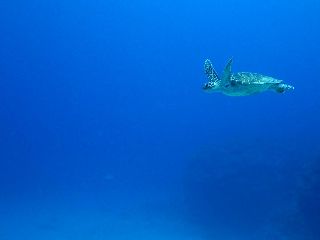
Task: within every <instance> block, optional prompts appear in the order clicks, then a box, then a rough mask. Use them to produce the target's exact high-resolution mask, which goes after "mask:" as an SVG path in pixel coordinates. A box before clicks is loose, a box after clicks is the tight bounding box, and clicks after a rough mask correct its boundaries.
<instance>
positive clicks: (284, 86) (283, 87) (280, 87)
mask: <svg viewBox="0 0 320 240" xmlns="http://www.w3.org/2000/svg"><path fill="white" fill-rule="evenodd" d="M293 89H294V87H293V86H291V85H289V84H285V83H280V84H278V85H277V86H276V87H275V90H276V91H277V92H278V93H283V92H285V91H287V90H293Z"/></svg>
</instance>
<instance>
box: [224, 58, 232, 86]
mask: <svg viewBox="0 0 320 240" xmlns="http://www.w3.org/2000/svg"><path fill="white" fill-rule="evenodd" d="M232 62H233V59H232V58H231V59H230V60H229V61H228V63H227V65H226V66H225V68H224V71H223V76H222V84H224V85H227V84H228V83H229V82H230V80H231V75H232Z"/></svg>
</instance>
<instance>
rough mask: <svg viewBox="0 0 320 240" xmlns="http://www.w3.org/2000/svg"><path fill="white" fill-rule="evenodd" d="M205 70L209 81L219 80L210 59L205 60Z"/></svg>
mask: <svg viewBox="0 0 320 240" xmlns="http://www.w3.org/2000/svg"><path fill="white" fill-rule="evenodd" d="M204 72H205V74H206V75H207V77H208V79H209V82H216V81H218V80H219V76H218V74H217V72H216V71H215V70H214V68H213V66H212V63H211V61H210V60H209V59H206V60H205V61H204Z"/></svg>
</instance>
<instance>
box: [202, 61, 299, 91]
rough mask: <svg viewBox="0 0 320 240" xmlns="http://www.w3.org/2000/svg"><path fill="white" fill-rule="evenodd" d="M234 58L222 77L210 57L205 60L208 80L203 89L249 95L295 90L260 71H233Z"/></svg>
mask: <svg viewBox="0 0 320 240" xmlns="http://www.w3.org/2000/svg"><path fill="white" fill-rule="evenodd" d="M232 61H233V60H232V58H231V59H230V60H229V61H228V63H227V65H226V66H225V68H224V71H223V74H222V78H219V76H218V74H217V72H216V71H215V70H214V68H213V67H212V63H211V61H210V60H209V59H207V60H205V62H204V71H205V74H206V75H207V77H208V80H209V81H208V82H207V83H206V84H204V86H203V89H204V90H205V91H207V92H222V93H224V94H226V95H229V96H247V95H252V94H256V93H260V92H264V91H267V90H274V91H276V92H278V93H283V92H284V91H286V90H293V89H294V87H293V86H291V85H288V84H285V83H282V80H278V79H275V78H272V77H268V76H263V75H261V74H258V73H251V72H238V73H232V71H231V67H232Z"/></svg>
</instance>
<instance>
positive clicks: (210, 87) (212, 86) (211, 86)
mask: <svg viewBox="0 0 320 240" xmlns="http://www.w3.org/2000/svg"><path fill="white" fill-rule="evenodd" d="M202 89H203V90H204V91H206V92H212V91H217V90H218V89H219V81H215V82H213V81H209V82H207V83H205V84H204V85H203V87H202Z"/></svg>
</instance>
